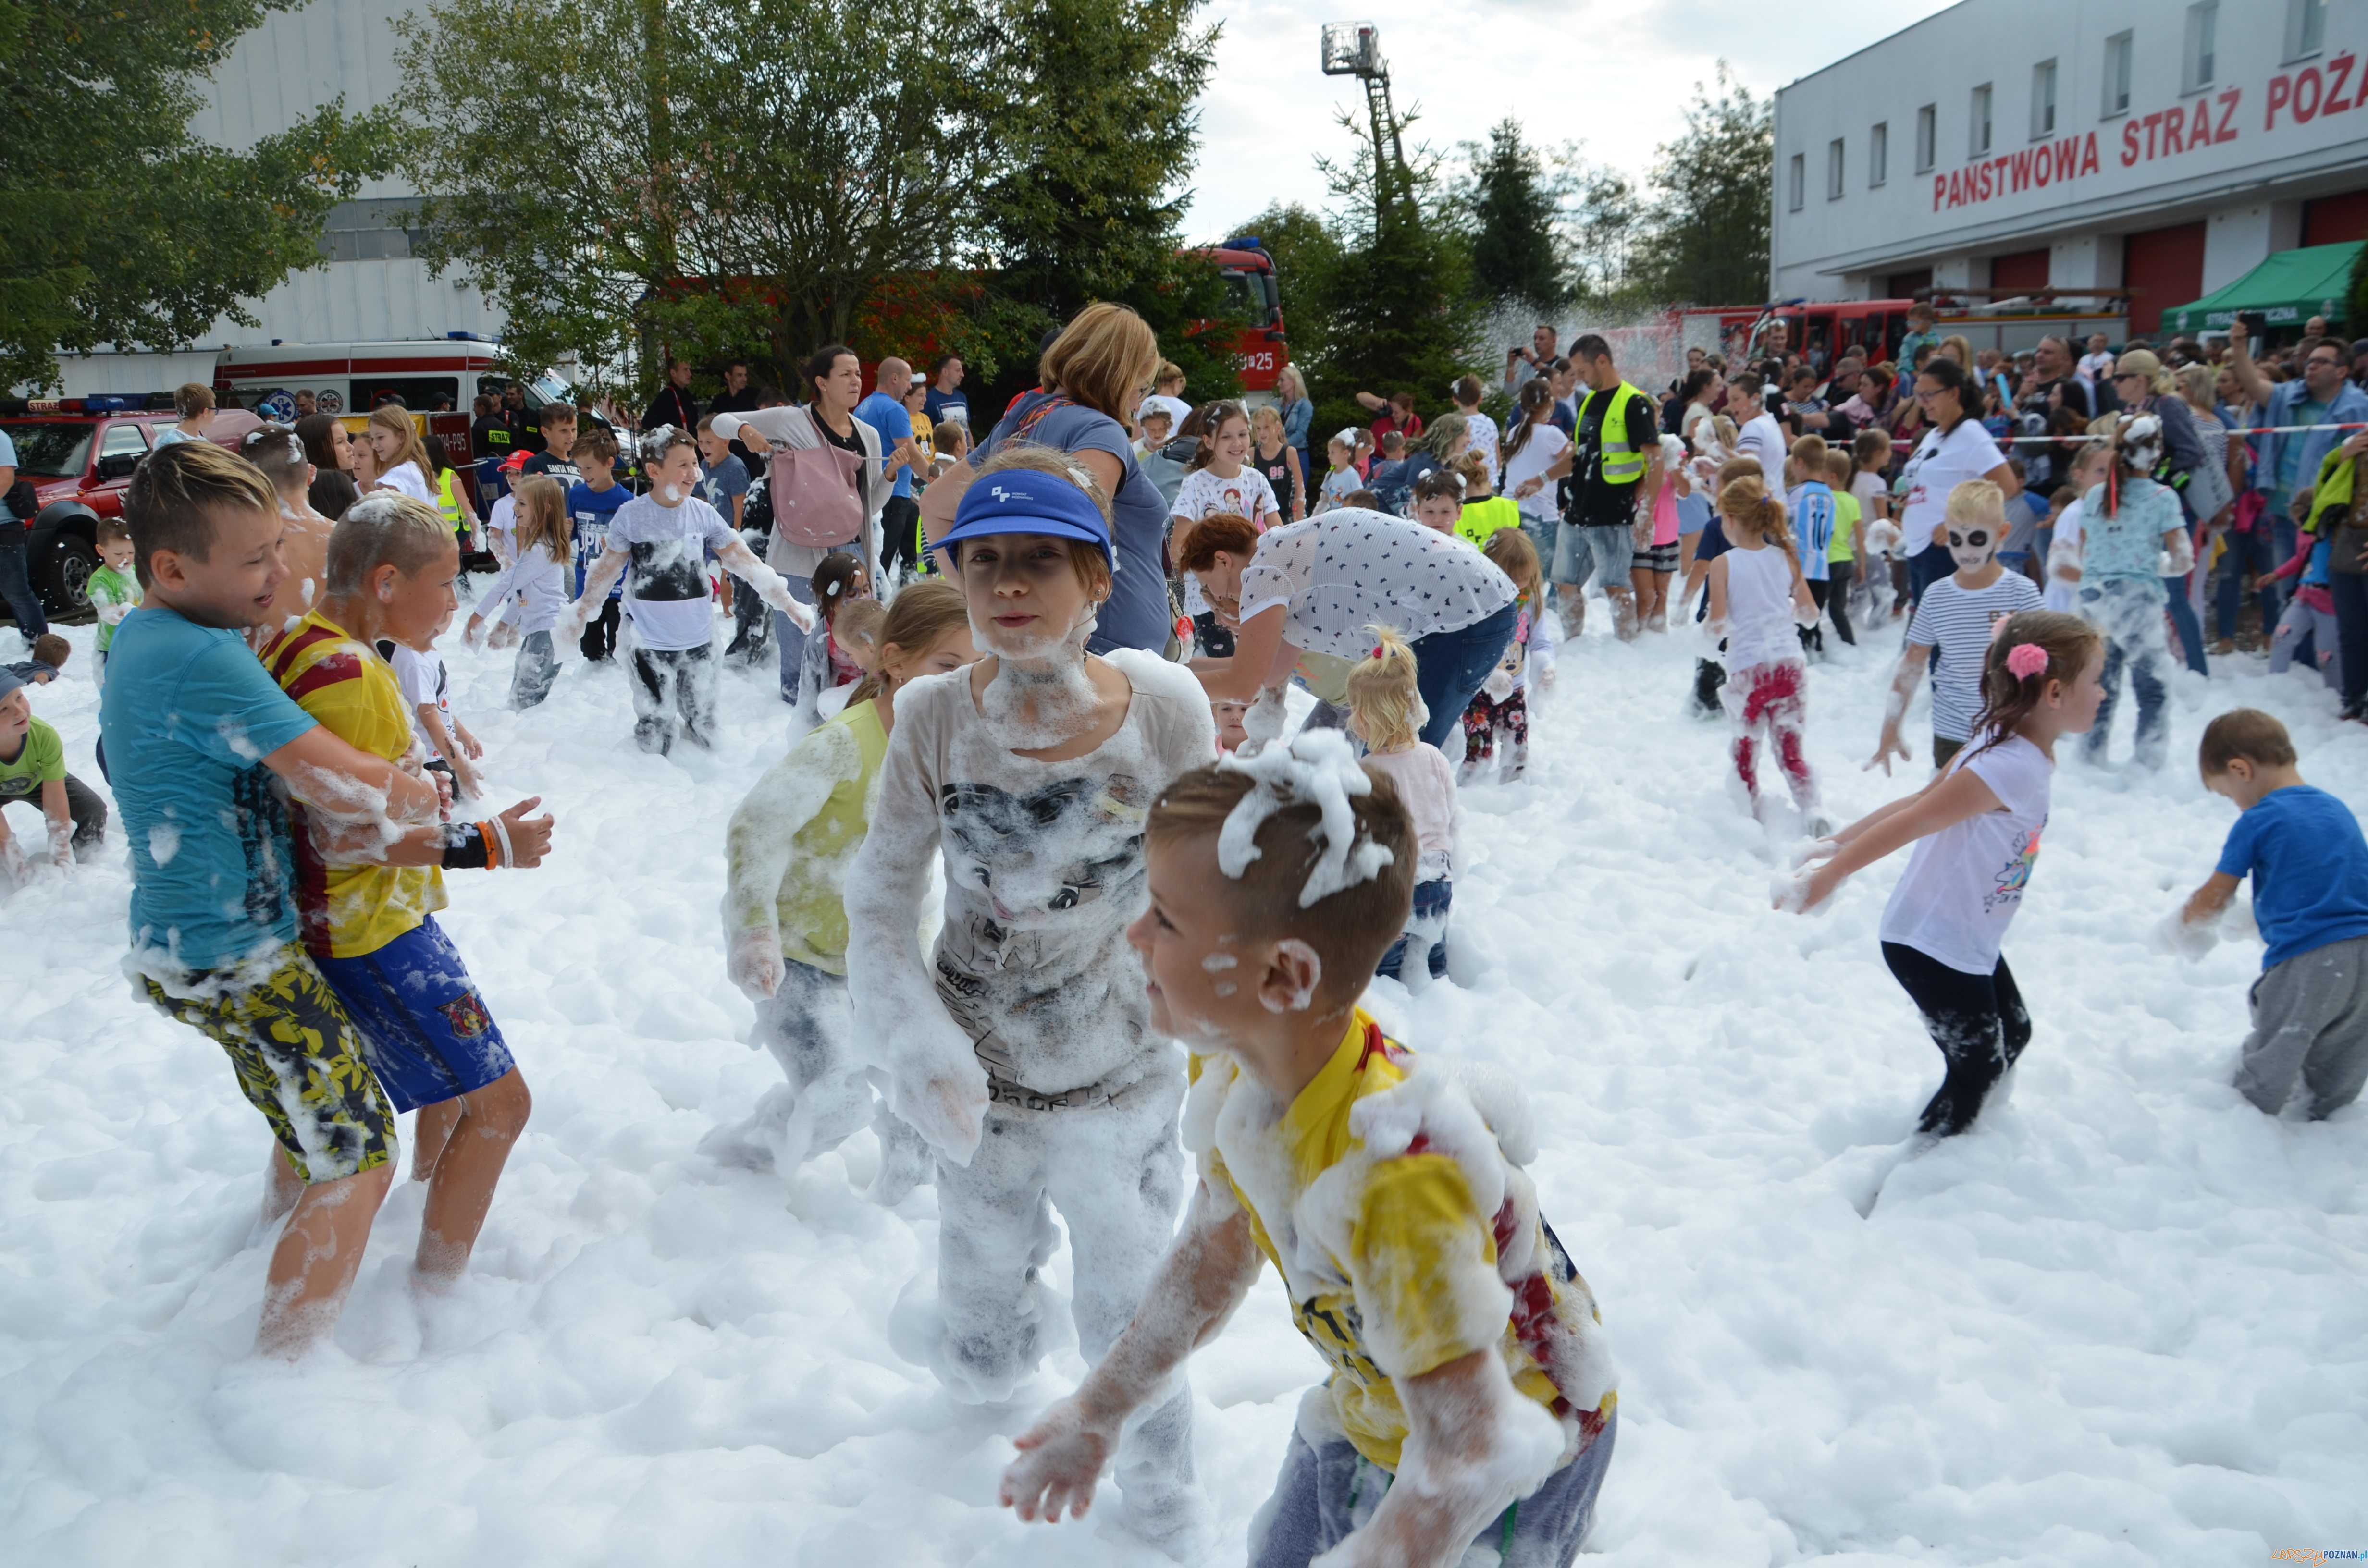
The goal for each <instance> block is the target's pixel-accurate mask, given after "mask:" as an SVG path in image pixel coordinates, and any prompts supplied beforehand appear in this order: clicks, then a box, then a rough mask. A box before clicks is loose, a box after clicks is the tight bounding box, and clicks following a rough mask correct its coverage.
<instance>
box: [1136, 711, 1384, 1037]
mask: <svg viewBox="0 0 2368 1568" xmlns="http://www.w3.org/2000/svg"><path fill="white" fill-rule="evenodd" d="M1303 752H1304V753H1305V754H1306V755H1304V756H1303V755H1302V753H1303ZM1351 773H1353V774H1354V775H1355V778H1354V779H1352V778H1350V775H1351ZM1358 783H1361V785H1362V788H1361V789H1360V788H1354V787H1352V786H1353V785H1355V784H1358ZM1303 786H1306V787H1305V788H1303ZM1144 832H1145V834H1146V835H1147V836H1148V838H1149V839H1150V841H1151V842H1152V843H1154V844H1167V843H1173V842H1176V841H1178V840H1180V839H1184V838H1189V837H1198V836H1202V835H1206V836H1209V837H1211V838H1213V839H1214V840H1215V841H1216V842H1215V845H1214V847H1215V849H1216V851H1217V860H1218V864H1217V869H1218V870H1219V871H1220V872H1221V873H1222V874H1223V877H1224V883H1223V892H1224V895H1225V897H1226V899H1227V902H1228V903H1230V905H1231V906H1232V908H1233V910H1234V912H1235V915H1237V916H1238V917H1239V919H1240V920H1241V922H1242V926H1241V929H1240V930H1239V931H1238V932H1237V933H1236V934H1237V935H1238V936H1239V937H1242V938H1243V939H1244V940H1246V941H1256V940H1260V939H1264V938H1267V937H1275V936H1290V937H1296V938H1298V939H1299V940H1301V941H1304V942H1305V943H1307V944H1308V946H1310V947H1311V948H1313V949H1315V954H1316V957H1317V958H1318V959H1319V960H1321V961H1322V963H1323V970H1324V972H1323V978H1322V980H1321V981H1320V982H1319V983H1318V984H1317V986H1316V988H1315V989H1316V996H1317V999H1318V1000H1319V1002H1320V1003H1321V1005H1322V1006H1324V1007H1325V1008H1326V1009H1327V1010H1329V1009H1333V1008H1338V1007H1341V1006H1348V1005H1349V1004H1350V1003H1353V1002H1354V1001H1355V1000H1356V999H1357V997H1358V996H1359V995H1360V994H1362V992H1363V991H1364V988H1365V984H1366V983H1367V982H1368V981H1370V980H1371V979H1372V975H1373V970H1374V968H1375V966H1376V965H1378V964H1379V963H1380V962H1381V961H1382V954H1383V953H1384V952H1385V951H1387V950H1388V949H1389V945H1390V944H1391V943H1392V942H1394V941H1395V940H1396V939H1397V937H1398V934H1399V933H1400V932H1401V931H1403V930H1404V929H1405V928H1406V915H1408V913H1410V912H1411V910H1412V909H1413V907H1414V878H1415V869H1416V866H1417V861H1418V859H1419V854H1418V852H1417V846H1416V838H1415V828H1414V818H1413V817H1412V816H1411V815H1410V814H1409V813H1408V812H1407V811H1406V805H1405V803H1404V802H1403V801H1400V800H1399V799H1398V793H1397V788H1396V786H1395V784H1394V783H1392V782H1391V780H1390V778H1389V777H1388V776H1387V775H1386V774H1381V773H1371V772H1367V771H1366V770H1365V768H1364V767H1361V766H1360V765H1359V764H1358V763H1357V762H1356V761H1355V760H1354V759H1353V758H1351V757H1350V756H1349V748H1348V742H1347V740H1346V739H1345V738H1344V737H1343V736H1342V735H1341V734H1340V733H1339V732H1338V731H1337V730H1315V731H1303V732H1302V733H1300V734H1299V735H1298V736H1296V737H1294V738H1293V740H1292V743H1291V744H1289V745H1288V746H1285V745H1282V744H1275V743H1269V745H1268V746H1267V747H1266V749H1265V751H1263V752H1262V753H1260V755H1259V756H1255V757H1231V756H1229V757H1227V758H1226V759H1225V760H1224V761H1222V762H1219V763H1217V764H1214V765H1212V766H1211V767H1198V768H1194V769H1193V770H1192V771H1191V772H1190V773H1187V774H1185V775H1183V776H1182V777H1181V778H1178V779H1177V780H1176V781H1175V782H1174V783H1172V784H1170V785H1169V786H1168V787H1167V790H1164V791H1162V792H1161V794H1160V797H1159V799H1158V801H1156V802H1155V803H1154V804H1153V806H1152V808H1151V816H1150V820H1149V821H1148V823H1147V824H1145V827H1144ZM1336 862H1337V864H1336ZM1327 867H1332V868H1333V869H1332V873H1331V874H1330V875H1328V876H1327V873H1326V868H1327ZM1351 869H1355V870H1357V871H1359V872H1360V873H1361V874H1360V875H1357V876H1355V877H1353V878H1351V877H1349V872H1350V870H1351ZM1319 879H1322V880H1319ZM1327 882H1329V883H1330V884H1332V885H1330V886H1329V887H1328V891H1326V883H1327ZM1311 892H1314V893H1315V896H1314V897H1312V898H1311V897H1310V896H1309V894H1310V893H1311Z"/></svg>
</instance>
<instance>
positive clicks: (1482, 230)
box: [1465, 117, 1569, 306]
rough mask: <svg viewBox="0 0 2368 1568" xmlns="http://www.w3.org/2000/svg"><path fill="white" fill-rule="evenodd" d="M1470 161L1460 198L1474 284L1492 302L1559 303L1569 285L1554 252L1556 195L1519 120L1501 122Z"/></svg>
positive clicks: (1475, 151)
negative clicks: (1468, 227)
mask: <svg viewBox="0 0 2368 1568" xmlns="http://www.w3.org/2000/svg"><path fill="white" fill-rule="evenodd" d="M1470 150H1471V151H1472V152H1474V153H1480V149H1478V148H1477V147H1473V148H1471V149H1470ZM1473 162H1474V166H1473V170H1472V176H1471V185H1470V189H1469V193H1468V195H1467V196H1466V197H1465V201H1466V204H1467V205H1468V208H1469V210H1470V212H1471V217H1472V224H1473V227H1472V281H1473V286H1474V290H1475V291H1476V292H1477V293H1478V294H1479V296H1480V298H1481V299H1482V300H1484V301H1488V302H1490V303H1495V302H1497V301H1516V302H1519V303H1521V304H1525V305H1542V306H1552V305H1556V304H1560V303H1561V302H1562V301H1563V300H1564V299H1565V297H1566V295H1567V294H1568V292H1569V290H1567V288H1566V287H1565V282H1564V278H1563V267H1562V260H1561V257H1560V256H1557V255H1556V254H1555V251H1556V245H1555V226H1556V220H1557V219H1558V217H1559V213H1558V211H1557V210H1556V207H1557V203H1556V200H1555V193H1554V190H1553V188H1552V187H1551V183H1550V181H1549V179H1548V177H1547V174H1546V170H1545V168H1544V165H1543V159H1541V158H1540V157H1539V155H1538V153H1537V152H1536V151H1535V150H1534V149H1532V148H1531V147H1530V146H1528V145H1527V144H1526V143H1525V142H1523V141H1522V140H1521V124H1520V121H1519V120H1517V119H1511V118H1509V117H1508V118H1507V119H1502V120H1499V121H1498V122H1497V125H1496V127H1495V129H1493V130H1491V131H1489V132H1488V146H1487V148H1486V152H1485V153H1481V155H1480V156H1478V157H1476V158H1474V161H1473Z"/></svg>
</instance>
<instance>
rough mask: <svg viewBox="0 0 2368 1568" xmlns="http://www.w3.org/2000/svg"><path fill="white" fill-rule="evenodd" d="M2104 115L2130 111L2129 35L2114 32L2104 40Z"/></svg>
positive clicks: (2109, 117)
mask: <svg viewBox="0 0 2368 1568" xmlns="http://www.w3.org/2000/svg"><path fill="white" fill-rule="evenodd" d="M2103 112H2104V117H2105V118H2106V119H2112V118H2113V117H2114V116H2115V115H2117V114H2127V113H2129V112H2130V35H2129V34H2127V33H2115V34H2114V35H2113V36H2112V37H2111V38H2109V39H2107V40H2105V108H2104V111H2103Z"/></svg>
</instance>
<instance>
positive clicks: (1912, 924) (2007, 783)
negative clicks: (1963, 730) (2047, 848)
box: [1881, 735, 2055, 974]
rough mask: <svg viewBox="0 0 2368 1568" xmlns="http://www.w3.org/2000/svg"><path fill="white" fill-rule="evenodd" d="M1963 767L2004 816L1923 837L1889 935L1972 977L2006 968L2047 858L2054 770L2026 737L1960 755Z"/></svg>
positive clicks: (1957, 761) (1896, 892)
mask: <svg viewBox="0 0 2368 1568" xmlns="http://www.w3.org/2000/svg"><path fill="white" fill-rule="evenodd" d="M1950 767H1951V770H1952V771H1954V770H1955V769H1958V768H1963V769H1964V770H1966V771H1968V772H1970V773H1972V774H1973V775H1974V776H1975V778H1979V779H1980V780H1981V781H1982V782H1983V783H1985V784H1987V785H1988V786H1989V788H1990V793H1992V794H1994V795H1996V796H1997V797H1998V805H1999V807H2000V809H1999V810H1998V811H1995V812H1983V813H1982V814H1981V815H1979V816H1976V817H1969V818H1967V819H1966V820H1965V821H1964V822H1961V823H1958V824H1955V825H1953V826H1951V827H1944V828H1942V829H1941V831H1940V832H1938V833H1935V834H1932V835H1929V836H1927V837H1924V838H1919V839H1918V840H1917V841H1916V849H1915V852H1914V853H1913V854H1912V855H1910V856H1909V857H1908V859H1907V872H1906V873H1905V874H1904V875H1903V876H1901V877H1900V879H1899V883H1898V885H1897V886H1896V887H1895V888H1893V889H1892V890H1891V902H1890V903H1887V904H1885V905H1884V909H1883V926H1882V932H1881V935H1882V939H1883V940H1884V941H1886V942H1897V943H1899V944H1900V945H1901V946H1903V947H1909V948H1914V949H1916V950H1917V951H1918V952H1919V953H1923V954H1925V955H1927V956H1928V957H1930V958H1934V959H1938V960H1940V961H1941V962H1942V963H1944V964H1947V965H1948V966H1949V967H1950V968H1951V969H1953V970H1957V971H1961V972H1963V973H1965V974H1988V973H1990V972H1991V971H1994V970H1995V969H1997V968H1998V946H1999V944H2000V943H2001V942H2002V941H2003V940H2004V939H2005V937H2006V928H2007V926H2009V924H2011V923H2012V922H2013V920H2014V912H2015V911H2016V910H2018V909H2021V907H2022V895H2023V890H2024V889H2025V888H2026V887H2027V886H2028V885H2029V884H2030V881H2031V868H2032V862H2034V861H2035V860H2037V859H2038V858H2039V835H2040V833H2041V831H2042V830H2043V829H2044V828H2045V827H2046V826H2047V801H2048V791H2049V788H2050V786H2051V785H2052V783H2053V782H2054V779H2055V764H2054V763H2053V762H2051V761H2049V760H2048V756H2047V754H2046V753H2045V752H2044V751H2041V750H2040V749H2039V748H2038V747H2037V746H2036V745H2034V744H2032V743H2031V742H2029V741H2027V740H2024V739H2023V738H2022V737H2021V735H2009V736H2008V737H2007V738H2006V739H2005V740H2003V741H2000V742H1999V743H1998V744H1997V745H1994V746H1992V747H1990V748H1989V749H1987V751H1982V752H1980V753H1978V754H1976V753H1975V749H1974V748H1973V747H1971V746H1968V747H1966V748H1965V750H1964V751H1962V752H1960V753H1958V754H1957V756H1956V757H1955V758H1954V759H1953V760H1952V762H1951V764H1950Z"/></svg>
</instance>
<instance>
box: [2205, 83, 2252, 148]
mask: <svg viewBox="0 0 2368 1568" xmlns="http://www.w3.org/2000/svg"><path fill="white" fill-rule="evenodd" d="M2244 97H2245V89H2244V88H2242V87H2231V88H2229V89H2228V90H2227V91H2226V92H2225V93H2223V94H2221V95H2220V131H2219V134H2218V135H2216V136H2214V138H2213V140H2214V142H2234V141H2235V140H2237V104H2239V103H2241V102H2243V101H2244Z"/></svg>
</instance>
